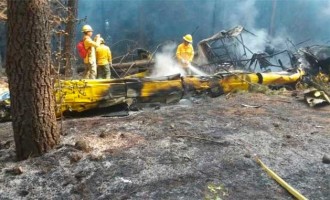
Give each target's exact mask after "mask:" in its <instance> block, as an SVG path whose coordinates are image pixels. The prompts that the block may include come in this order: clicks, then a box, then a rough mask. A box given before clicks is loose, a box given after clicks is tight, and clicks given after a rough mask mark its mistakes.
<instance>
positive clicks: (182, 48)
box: [176, 43, 194, 62]
mask: <svg viewBox="0 0 330 200" xmlns="http://www.w3.org/2000/svg"><path fill="white" fill-rule="evenodd" d="M176 57H177V59H178V60H179V61H181V60H182V59H183V60H185V61H189V62H191V61H192V60H193V58H194V48H193V46H192V45H191V44H188V45H185V44H184V43H181V44H180V45H179V46H178V48H177V50H176Z"/></svg>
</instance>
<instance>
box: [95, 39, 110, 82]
mask: <svg viewBox="0 0 330 200" xmlns="http://www.w3.org/2000/svg"><path fill="white" fill-rule="evenodd" d="M96 62H97V77H96V78H103V79H110V76H111V72H110V66H111V65H112V55H111V51H110V48H109V47H108V46H107V45H105V41H104V39H103V38H101V44H100V46H98V47H97V48H96Z"/></svg>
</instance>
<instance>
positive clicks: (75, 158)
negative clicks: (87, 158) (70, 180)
mask: <svg viewBox="0 0 330 200" xmlns="http://www.w3.org/2000/svg"><path fill="white" fill-rule="evenodd" d="M82 157H83V156H82V154H81V153H72V154H70V155H69V159H70V163H71V164H72V163H76V162H78V161H79V160H81V158H82Z"/></svg>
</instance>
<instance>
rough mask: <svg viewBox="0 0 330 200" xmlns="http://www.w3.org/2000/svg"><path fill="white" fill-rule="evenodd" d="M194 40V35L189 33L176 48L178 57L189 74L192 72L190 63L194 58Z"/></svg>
mask: <svg viewBox="0 0 330 200" xmlns="http://www.w3.org/2000/svg"><path fill="white" fill-rule="evenodd" d="M192 42H193V39H192V36H191V35H190V34H187V35H185V36H183V42H182V43H181V44H179V46H178V48H177V50H176V58H177V60H178V62H179V63H180V65H181V66H182V68H183V69H184V70H185V71H186V72H187V74H191V72H190V70H189V65H190V63H191V61H192V60H193V58H194V48H193V46H192Z"/></svg>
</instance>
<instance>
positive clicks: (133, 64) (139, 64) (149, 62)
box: [112, 60, 155, 70]
mask: <svg viewBox="0 0 330 200" xmlns="http://www.w3.org/2000/svg"><path fill="white" fill-rule="evenodd" d="M154 64H155V61H154V60H136V61H133V62H125V63H113V64H112V67H113V68H115V69H123V70H124V69H129V68H132V67H134V68H136V67H138V68H149V67H151V66H153V65H154Z"/></svg>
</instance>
